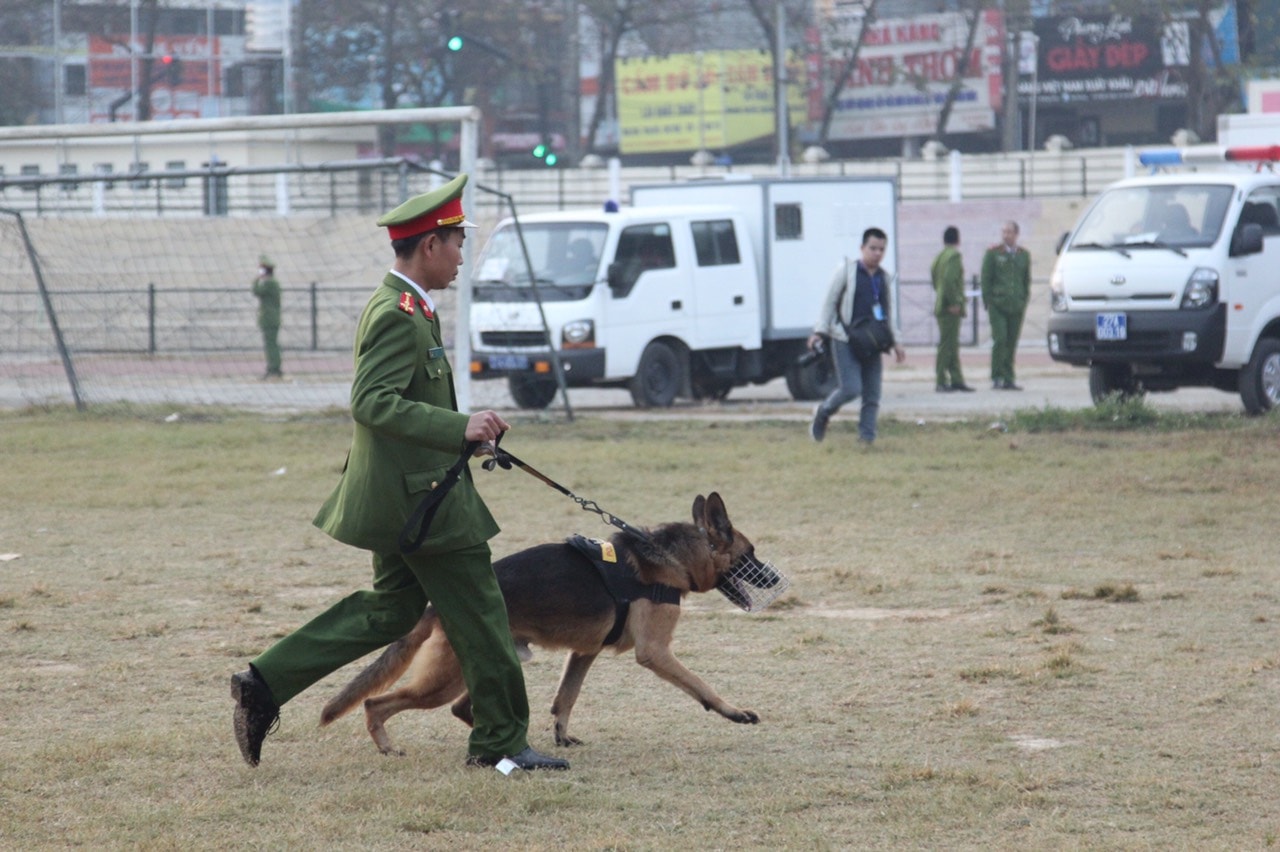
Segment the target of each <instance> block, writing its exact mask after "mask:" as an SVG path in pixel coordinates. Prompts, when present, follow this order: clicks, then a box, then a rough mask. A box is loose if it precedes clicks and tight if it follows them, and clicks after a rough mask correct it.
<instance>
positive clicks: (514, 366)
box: [489, 355, 529, 370]
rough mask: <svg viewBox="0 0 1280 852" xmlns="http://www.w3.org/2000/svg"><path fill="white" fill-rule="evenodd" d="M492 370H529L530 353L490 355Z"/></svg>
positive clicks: (490, 367)
mask: <svg viewBox="0 0 1280 852" xmlns="http://www.w3.org/2000/svg"><path fill="white" fill-rule="evenodd" d="M489 369H490V370H527V369H529V356H528V355H490V356H489Z"/></svg>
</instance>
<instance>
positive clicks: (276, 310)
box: [253, 254, 281, 379]
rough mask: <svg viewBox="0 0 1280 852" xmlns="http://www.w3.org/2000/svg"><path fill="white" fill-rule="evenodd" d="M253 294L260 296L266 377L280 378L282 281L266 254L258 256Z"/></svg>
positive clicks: (259, 314) (259, 320)
mask: <svg viewBox="0 0 1280 852" xmlns="http://www.w3.org/2000/svg"><path fill="white" fill-rule="evenodd" d="M253 295H255V296H257V297H258V328H260V329H262V348H263V349H264V350H266V354H267V371H266V373H264V374H263V376H262V378H264V379H278V378H280V376H281V373H280V343H279V337H280V282H279V281H277V280H276V265H275V264H274V263H273V262H272V261H271V258H269V257H267V256H266V255H265V254H264V255H261V256H259V257H258V277H257V278H255V279H253Z"/></svg>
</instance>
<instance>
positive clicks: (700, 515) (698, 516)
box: [693, 494, 707, 527]
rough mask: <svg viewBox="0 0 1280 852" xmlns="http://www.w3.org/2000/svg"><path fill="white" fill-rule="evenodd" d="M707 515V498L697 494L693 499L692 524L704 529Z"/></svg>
mask: <svg viewBox="0 0 1280 852" xmlns="http://www.w3.org/2000/svg"><path fill="white" fill-rule="evenodd" d="M706 515H707V498H705V497H703V496H702V495H701V494H699V495H698V496H697V497H694V498H693V522H694V523H695V524H697V525H698V526H700V527H705V526H706V524H707V521H706Z"/></svg>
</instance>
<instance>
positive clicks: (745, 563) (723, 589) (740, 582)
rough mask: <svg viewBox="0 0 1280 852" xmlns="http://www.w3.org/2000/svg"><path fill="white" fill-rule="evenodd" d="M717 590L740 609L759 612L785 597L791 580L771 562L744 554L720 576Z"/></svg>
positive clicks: (751, 554) (752, 554)
mask: <svg viewBox="0 0 1280 852" xmlns="http://www.w3.org/2000/svg"><path fill="white" fill-rule="evenodd" d="M716 588H717V589H719V590H720V593H721V594H722V595H724V596H725V597H726V598H728V599H729V600H730V602H731V603H733V605H734V606H736V607H738V608H739V609H742V610H745V611H747V612H759V611H760V610H762V609H764V608H765V607H767V606H769V604H771V603H773V602H774V601H776V600H777V599H778V598H780V597H782V595H783V593H784V592H786V590H787V589H789V588H791V580H790V578H788V577H787V576H786V575H785V574H783V573H782V572H781V571H779V570H778V569H777V568H775V567H774V565H773V563H772V562H761V561H760V560H759V559H756V556H755V554H754V553H744V554H742V555H741V556H739V557H738V558H737V560H735V561H734V563H733V565H732V566H730V568H729V570H728V571H726V572H725V573H724V574H723V575H721V577H720V579H719V580H718V581H717V582H716Z"/></svg>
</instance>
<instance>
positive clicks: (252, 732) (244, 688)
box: [231, 667, 280, 766]
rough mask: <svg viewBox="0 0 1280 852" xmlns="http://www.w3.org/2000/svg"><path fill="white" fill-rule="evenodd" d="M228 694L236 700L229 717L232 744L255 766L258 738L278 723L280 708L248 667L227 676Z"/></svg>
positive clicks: (260, 753) (258, 746)
mask: <svg viewBox="0 0 1280 852" xmlns="http://www.w3.org/2000/svg"><path fill="white" fill-rule="evenodd" d="M231 697H232V698H233V699H235V702H236V712H235V715H234V717H233V720H234V723H235V731H236V745H238V746H240V754H241V756H242V757H244V762H245V763H247V764H249V765H250V766H257V765H258V760H259V759H260V758H261V756H262V741H263V740H265V739H266V738H267V734H270V733H272V732H273V731H275V729H276V728H278V727H279V726H280V707H279V706H278V705H277V704H276V702H275V699H274V698H272V697H271V689H270V688H269V687H268V686H267V682H266V681H264V680H263V679H262V678H261V677H259V676H258V673H257V672H256V671H254V670H253V667H250V668H248V669H246V670H245V671H242V672H236V673H235V674H233V675H232V676H231Z"/></svg>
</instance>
